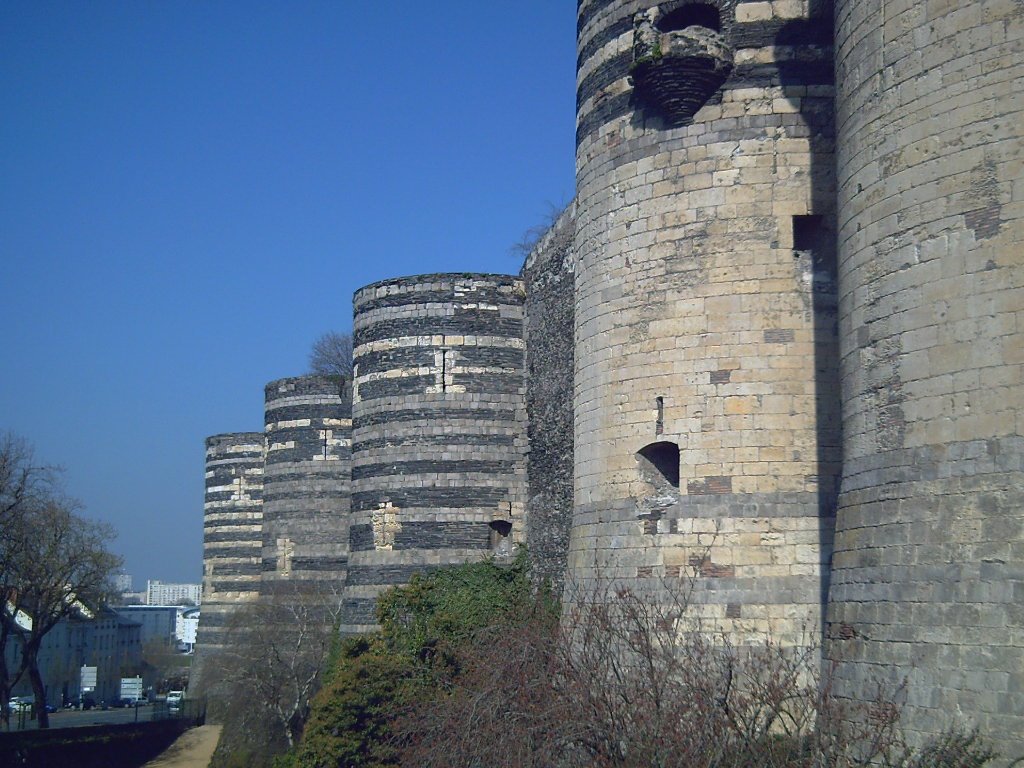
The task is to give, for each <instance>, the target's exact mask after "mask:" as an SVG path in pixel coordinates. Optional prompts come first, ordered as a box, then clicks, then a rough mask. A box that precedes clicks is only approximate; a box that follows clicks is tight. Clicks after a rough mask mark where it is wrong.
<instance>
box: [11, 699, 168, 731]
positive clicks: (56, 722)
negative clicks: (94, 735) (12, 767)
mask: <svg viewBox="0 0 1024 768" xmlns="http://www.w3.org/2000/svg"><path fill="white" fill-rule="evenodd" d="M153 709H154V708H153V706H152V705H149V704H147V705H144V706H141V707H139V708H138V712H136V709H135V708H134V707H132V708H130V709H107V710H102V709H88V710H85V711H83V712H78V711H76V710H65V709H62V710H60V711H59V712H54V713H52V714H51V715H50V727H51V728H81V727H82V726H86V725H108V724H110V723H133V722H135V721H136V720H138V721H139V722H142V721H145V720H150V719H152V717H153ZM161 711H162V708H161ZM36 727H37V721H36V720H30V719H28V717H27V716H26V717H25V718H24V722H22V717H21V715H20V714H19V713H17V712H14V713H12V714H11V730H12V731H17V730H21V729H22V728H24V729H29V728H36Z"/></svg>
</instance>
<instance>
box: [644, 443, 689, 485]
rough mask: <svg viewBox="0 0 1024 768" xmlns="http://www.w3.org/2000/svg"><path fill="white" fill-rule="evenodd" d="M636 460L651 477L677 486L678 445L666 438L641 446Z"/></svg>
mask: <svg viewBox="0 0 1024 768" xmlns="http://www.w3.org/2000/svg"><path fill="white" fill-rule="evenodd" d="M636 456H637V460H638V461H639V462H640V466H641V468H642V469H644V470H647V472H646V474H648V475H651V474H652V473H653V478H652V479H655V480H656V479H661V480H663V481H665V482H667V483H668V484H669V485H671V486H672V487H673V488H678V487H679V446H678V445H676V444H675V443H672V442H669V441H667V440H662V441H660V442H657V443H651V444H650V445H645V446H644V447H643V448H641V449H640V450H639V451H638V452H637V454H636Z"/></svg>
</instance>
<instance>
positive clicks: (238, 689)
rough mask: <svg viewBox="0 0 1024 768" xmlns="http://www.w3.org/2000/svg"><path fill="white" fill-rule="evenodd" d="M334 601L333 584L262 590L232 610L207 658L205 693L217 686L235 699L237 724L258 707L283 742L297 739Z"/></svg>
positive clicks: (323, 655)
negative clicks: (221, 641)
mask: <svg viewBox="0 0 1024 768" xmlns="http://www.w3.org/2000/svg"><path fill="white" fill-rule="evenodd" d="M339 604H340V600H339V599H338V597H337V596H336V595H335V594H334V593H333V590H331V589H329V588H323V589H321V588H316V587H311V588H310V589H309V590H308V591H281V592H276V593H272V594H270V595H265V596H264V597H262V598H261V599H260V600H259V601H257V602H254V603H252V604H250V605H248V606H246V607H245V608H243V609H242V610H240V611H239V612H238V613H237V614H235V616H234V617H233V618H232V621H231V624H230V626H229V630H228V635H227V639H226V641H225V648H224V650H222V651H220V652H218V653H217V654H216V655H215V656H213V657H211V659H210V662H209V663H210V664H211V665H212V664H216V665H217V668H216V669H214V670H211V673H210V676H211V678H212V681H211V695H212V696H217V695H218V693H217V692H218V691H219V692H220V695H222V696H226V698H227V699H228V700H230V701H234V702H239V703H241V705H242V709H243V710H245V711H240V712H237V713H235V715H237V717H234V720H236V721H237V723H238V724H239V725H240V727H244V724H245V722H246V721H247V720H252V718H253V717H254V716H258V714H259V712H260V711H262V713H264V714H265V715H269V716H270V718H271V720H272V721H273V722H275V723H276V725H277V726H279V728H280V731H281V735H282V736H283V737H284V739H285V741H286V742H287V743H288V746H289V747H292V746H294V745H295V744H296V743H297V742H298V740H299V737H300V736H301V735H302V731H303V728H304V726H305V722H306V718H307V717H308V715H309V701H310V699H311V698H312V697H313V694H315V693H316V692H317V690H318V689H319V687H320V682H321V674H322V673H323V669H324V663H325V662H326V660H327V657H328V654H329V652H330V649H331V643H332V640H333V637H334V635H335V634H336V627H337V619H338V606H339ZM227 717H228V720H229V721H230V720H231V719H232V715H231V713H230V712H229V713H228V716H227ZM256 719H257V720H258V719H259V718H258V717H257V718H256ZM225 727H227V724H226V725H225Z"/></svg>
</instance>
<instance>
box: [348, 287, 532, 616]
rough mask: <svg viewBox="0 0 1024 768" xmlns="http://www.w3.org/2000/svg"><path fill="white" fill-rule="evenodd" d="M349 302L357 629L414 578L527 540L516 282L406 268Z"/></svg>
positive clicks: (352, 573)
mask: <svg viewBox="0 0 1024 768" xmlns="http://www.w3.org/2000/svg"><path fill="white" fill-rule="evenodd" d="M353 305H354V312H355V319H354V323H353V329H354V330H353V349H354V363H355V373H354V389H353V416H354V419H353V461H352V526H351V535H350V550H351V555H350V557H351V560H350V563H349V571H348V582H347V585H346V588H345V599H344V603H343V611H342V631H343V632H349V633H350V632H360V631H366V630H369V629H373V628H374V627H375V625H376V622H375V618H374V607H375V605H376V596H377V595H378V594H379V593H380V592H381V591H382V590H383V589H386V588H387V587H390V586H393V585H396V584H405V583H407V582H408V581H409V579H410V577H411V576H412V574H413V573H415V572H423V571H425V570H429V569H430V568H433V567H437V566H439V565H446V564H455V563H465V562H468V561H471V560H477V559H480V558H482V557H484V556H487V555H491V554H493V555H497V556H499V557H503V556H507V555H510V554H511V553H512V545H513V543H520V542H522V541H524V540H525V539H524V528H523V522H524V497H525V470H524V448H525V424H524V422H525V418H526V414H525V407H524V402H523V388H524V381H523V288H522V283H521V281H520V280H518V279H517V278H515V277H512V276H505V275H478V274H448V275H419V276H415V277H404V278H398V279H395V280H385V281H383V282H380V283H374V284H372V285H369V286H367V287H365V288H362V289H360V290H359V291H357V292H356V294H355V298H354V301H353Z"/></svg>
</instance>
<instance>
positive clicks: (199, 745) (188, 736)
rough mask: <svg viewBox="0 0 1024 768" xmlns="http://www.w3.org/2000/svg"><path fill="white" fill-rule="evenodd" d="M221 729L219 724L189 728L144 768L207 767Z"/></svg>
mask: <svg viewBox="0 0 1024 768" xmlns="http://www.w3.org/2000/svg"><path fill="white" fill-rule="evenodd" d="M220 729H221V726H219V725H201V726H199V727H198V728H189V729H188V730H187V731H185V732H184V733H183V734H181V736H179V737H178V738H177V739H176V740H175V741H174V743H173V744H171V746H169V747H168V748H167V749H166V750H165V751H164V752H163V754H161V755H160V757H158V758H155V759H154V760H150V761H149V762H148V763H146V764H145V765H144V766H143V768H206V767H207V766H208V765H209V764H210V757H212V756H213V750H214V749H216V747H217V739H219V738H220Z"/></svg>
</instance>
